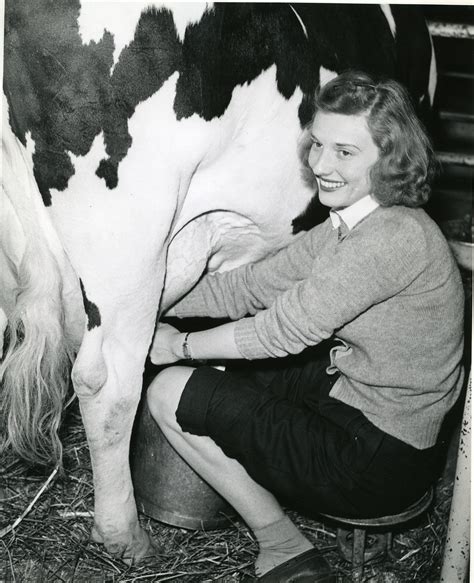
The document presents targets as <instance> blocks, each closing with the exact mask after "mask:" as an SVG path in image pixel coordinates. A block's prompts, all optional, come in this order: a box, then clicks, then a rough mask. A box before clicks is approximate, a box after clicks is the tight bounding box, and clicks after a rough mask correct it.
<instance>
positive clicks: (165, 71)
mask: <svg viewBox="0 0 474 583" xmlns="http://www.w3.org/2000/svg"><path fill="white" fill-rule="evenodd" d="M412 8H413V7H409V6H396V7H394V17H395V19H396V22H397V26H399V27H400V29H399V32H400V33H399V37H400V40H399V41H397V45H395V43H394V41H393V38H392V35H391V32H390V28H389V26H388V23H387V21H386V19H385V16H384V15H383V13H382V11H381V9H380V7H379V6H377V5H361V4H357V5H350V4H317V3H311V4H298V3H297V4H295V5H294V9H295V10H296V11H297V13H298V15H299V16H300V18H301V20H302V21H303V23H304V25H305V27H306V30H307V35H308V36H307V37H306V35H305V33H304V31H303V28H302V26H301V24H300V22H299V20H298V17H297V16H296V15H295V13H294V11H293V9H292V8H291V6H290V5H288V4H279V3H277V4H271V3H256V4H253V3H236V4H232V3H223V4H216V5H215V6H214V7H213V8H212V9H209V10H208V11H206V12H205V13H204V15H203V17H202V19H201V21H200V22H199V23H196V24H193V25H190V26H189V27H188V28H187V30H186V33H185V37H184V40H183V42H181V41H180V40H179V38H178V36H177V33H176V29H175V25H174V22H173V17H172V14H171V13H170V12H169V11H168V10H166V9H160V10H156V9H148V10H146V11H145V12H144V13H143V14H142V15H141V17H140V19H139V22H138V24H137V28H136V31H135V36H134V39H133V40H132V42H131V43H130V44H129V45H128V46H127V47H125V48H124V49H123V51H122V53H121V54H120V58H119V61H118V63H117V65H116V66H115V68H114V69H113V72H112V73H111V67H112V64H113V50H114V39H113V36H112V35H111V34H110V33H108V32H104V34H103V36H102V38H101V40H100V41H99V42H90V43H88V44H87V45H84V44H83V43H82V39H81V37H80V35H79V29H78V24H77V18H78V15H79V10H80V4H79V1H78V0H61V1H53V0H35V1H34V2H32V1H31V0H7V2H6V13H5V89H6V92H7V96H8V99H9V104H10V121H11V124H12V126H13V128H14V131H15V133H16V135H17V136H18V137H19V139H21V140H22V141H23V143H24V142H25V138H26V133H27V132H28V131H30V132H31V134H32V138H33V139H34V141H35V144H36V150H35V154H34V156H33V162H34V172H35V177H36V179H37V182H38V185H39V187H40V190H41V193H42V196H43V200H44V202H45V204H46V205H48V204H51V196H50V189H51V188H56V189H58V190H63V189H65V188H66V187H67V184H68V180H69V178H70V177H71V176H72V175H73V173H74V167H73V164H72V162H71V159H70V155H69V152H72V153H73V154H75V155H77V156H83V155H85V154H86V153H87V152H88V151H89V149H90V147H91V145H92V142H93V140H94V138H95V137H96V136H97V135H98V134H99V133H100V132H103V134H104V141H105V148H106V152H107V158H105V159H104V160H102V161H101V162H100V164H99V167H98V168H97V175H98V176H99V177H101V178H103V179H104V180H105V183H106V184H107V186H108V187H109V188H114V187H115V186H116V185H117V181H118V166H119V164H120V162H121V160H123V158H124V157H125V156H126V154H127V152H128V149H129V148H130V145H131V141H132V138H131V136H130V134H129V132H128V120H129V119H130V117H131V116H132V115H133V113H134V111H135V109H136V107H137V105H138V104H139V103H141V102H143V101H144V100H146V99H148V98H149V97H151V96H152V95H153V94H154V93H156V92H157V91H159V89H160V88H161V87H162V85H163V83H164V82H165V81H166V79H168V78H169V76H170V75H172V74H173V73H174V72H176V71H178V72H179V79H178V82H177V92H176V97H175V103H174V108H175V112H176V116H177V118H178V119H181V118H185V117H189V116H191V115H193V114H197V115H199V116H201V117H202V118H203V119H205V120H211V119H213V118H215V117H217V116H221V115H222V114H223V113H224V111H225V110H226V108H227V107H228V105H229V102H230V100H231V96H232V91H233V89H234V88H235V87H236V85H241V84H244V83H249V82H251V81H252V80H253V79H255V78H256V77H258V75H259V74H260V73H261V72H262V71H264V70H265V69H267V68H268V67H270V66H271V65H273V64H275V65H276V78H277V87H278V90H279V91H280V93H281V94H282V95H283V96H284V97H285V98H289V97H290V96H291V95H292V94H293V92H294V91H295V89H296V87H300V88H301V89H302V92H303V95H304V97H303V100H302V103H301V105H300V108H299V119H300V123H301V125H302V126H304V125H305V124H307V123H308V122H309V121H310V120H311V117H312V115H313V112H314V104H313V94H314V91H315V89H316V87H317V85H318V83H319V69H320V67H321V66H324V67H325V68H327V69H330V70H335V71H342V70H345V69H348V68H357V69H364V70H366V71H368V72H370V73H374V74H384V75H387V76H397V75H398V76H401V77H402V80H404V81H406V82H407V81H408V82H409V84H410V86H411V88H412V89H414V91H415V92H421V93H420V95H421V94H423V93H424V91H425V88H426V83H425V79H423V81H421V80H420V81H419V82H418V81H417V79H418V80H419V79H420V78H419V77H418V76H416V78H412V76H411V75H410V74H408V73H407V71H409V68H407V67H408V65H410V64H412V62H413V61H416V59H418V58H419V51H420V47H419V45H420V44H423V46H424V54H425V53H426V51H429V40H427V39H428V37H426V38H425V37H421V36H420V35H423V31H425V30H426V29H425V27H424V24H422V23H421V21H419V19H416V20H414V19H412V14H413V10H412ZM417 35H418V36H417ZM406 36H409V38H411V39H414V38H418V39H421V40H419V41H418V40H417V41H414V42H410V43H408V44H407V45H405V44H404V43H405V42H406V40H407V39H406V38H405V37H406ZM412 50H416V51H418V52H417V53H416V54H415V55H414V56H413V54H412V53H411V51H412ZM397 56H398V57H399V58H400V59H402V61H403V63H405V65H403V66H402V65H400V66H399V65H397V63H396V58H397ZM428 68H429V67H428ZM417 75H418V74H417ZM418 97H419V95H418V94H417V95H416V97H415V101H417V99H418ZM157 139H160V138H159V137H157ZM313 206H315V205H313ZM311 208H312V207H311ZM311 208H308V209H307V215H306V219H305V221H304V223H305V224H306V223H308V224H309V222H310V221H309V219H308V217H309V216H310V215H311V214H313V213H312V211H311ZM315 220H316V219H315Z"/></svg>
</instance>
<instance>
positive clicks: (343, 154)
mask: <svg viewBox="0 0 474 583" xmlns="http://www.w3.org/2000/svg"><path fill="white" fill-rule="evenodd" d="M338 153H339V156H340V157H341V158H349V157H350V156H352V152H349V150H339V151H338Z"/></svg>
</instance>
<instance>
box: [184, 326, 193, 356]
mask: <svg viewBox="0 0 474 583" xmlns="http://www.w3.org/2000/svg"><path fill="white" fill-rule="evenodd" d="M190 334H191V332H186V335H185V337H184V340H183V356H184V358H185V359H186V360H193V357H192V356H191V349H190V348H189V344H188V338H189V335H190Z"/></svg>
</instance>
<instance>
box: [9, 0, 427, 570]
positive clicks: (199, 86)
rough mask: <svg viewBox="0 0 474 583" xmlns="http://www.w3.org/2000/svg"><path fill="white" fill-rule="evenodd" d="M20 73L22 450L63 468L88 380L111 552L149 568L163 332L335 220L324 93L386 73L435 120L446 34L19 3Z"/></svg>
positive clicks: (12, 109)
mask: <svg viewBox="0 0 474 583" xmlns="http://www.w3.org/2000/svg"><path fill="white" fill-rule="evenodd" d="M4 57H5V58H4V84H3V86H4V97H3V132H2V144H3V181H2V195H1V196H2V199H1V207H0V208H1V224H0V227H1V233H0V238H1V239H0V240H1V253H0V261H1V264H0V267H1V268H2V271H1V276H0V277H1V292H0V301H1V304H0V307H1V311H0V316H1V317H0V326H1V328H0V330H1V331H2V332H4V354H3V360H2V363H1V369H0V375H1V377H0V378H1V379H2V395H1V402H0V407H1V410H2V415H4V418H5V420H6V421H5V423H4V426H5V427H6V430H7V431H6V435H5V436H4V441H5V443H6V445H8V446H10V447H11V448H13V450H14V451H16V452H17V454H18V455H20V456H22V457H23V458H25V459H27V460H29V461H31V462H35V463H43V464H47V463H51V462H52V461H53V462H57V461H58V460H60V457H61V444H60V442H59V440H58V437H57V430H58V427H59V424H60V420H61V414H62V411H63V406H64V401H65V399H66V398H67V395H68V387H69V372H70V377H71V378H72V384H73V387H74V391H75V394H76V395H77V396H78V399H79V404H80V410H81V414H82V418H83V422H84V426H85V431H86V435H87V439H88V444H89V448H90V455H91V462H92V468H93V475H94V489H95V512H94V525H93V531H92V534H93V538H94V540H95V541H98V542H102V543H104V544H105V546H106V548H107V550H108V551H109V552H110V553H112V554H113V555H115V556H120V557H121V558H122V559H123V560H125V561H127V562H130V561H132V560H139V559H141V558H142V557H144V556H146V555H147V554H149V553H150V552H152V543H151V541H150V539H149V537H148V535H147V534H146V533H145V532H144V531H143V530H142V529H141V528H140V526H139V523H138V517H137V510H136V506H135V503H134V496H133V488H132V482H131V478H130V470H129V464H128V453H129V442H130V435H131V431H132V425H133V421H134V416H135V411H136V408H137V404H138V401H139V399H140V392H141V385H142V373H143V368H144V363H145V360H146V357H147V353H148V350H149V346H150V343H151V340H152V336H153V333H154V329H155V325H156V321H157V314H160V313H163V312H165V311H166V309H167V308H168V307H169V306H171V305H172V304H173V303H174V302H175V301H176V300H177V299H179V298H180V297H181V296H182V295H183V294H185V293H186V292H187V291H188V290H189V289H190V288H191V287H192V286H193V285H194V284H195V283H196V282H197V281H198V280H199V278H200V277H201V275H202V274H203V272H204V271H206V270H207V271H212V270H225V269H229V268H231V267H233V266H235V265H238V264H240V263H243V262H245V261H251V260H256V259H258V258H259V257H262V256H264V255H265V254H268V253H272V252H275V251H276V250H277V249H279V248H281V247H283V246H284V245H286V244H288V243H289V241H290V240H291V239H292V238H294V237H297V236H299V234H300V233H301V231H303V230H305V229H308V228H310V227H311V226H313V225H314V224H316V223H317V222H318V221H320V220H321V215H320V208H319V206H318V203H317V200H316V195H315V185H314V184H313V183H312V181H311V180H310V179H309V178H308V175H307V172H306V171H305V166H304V157H305V136H306V131H305V128H306V127H307V125H308V123H309V122H310V120H311V117H312V115H313V109H314V106H313V99H312V96H313V94H314V91H315V89H316V87H317V86H318V85H319V84H320V83H324V82H325V81H326V80H328V79H329V78H332V76H334V75H336V73H338V72H340V71H342V70H345V69H348V68H357V69H362V70H366V71H368V72H370V73H373V74H383V75H386V76H390V77H395V78H398V79H399V80H401V81H402V82H403V83H405V85H407V87H408V88H409V90H410V91H411V94H412V96H413V99H414V101H415V103H416V104H417V105H418V106H419V108H420V111H422V110H423V111H427V110H428V109H429V107H430V103H431V101H432V97H433V83H432V81H431V80H432V79H433V71H434V69H433V63H434V61H433V56H432V48H431V44H430V38H429V34H428V31H427V28H426V26H425V24H424V21H423V20H422V18H421V16H420V14H419V13H418V10H417V8H416V7H413V6H400V5H396V6H393V7H392V8H390V7H389V6H387V5H383V6H376V5H350V4H349V5H337V4H294V5H292V4H270V3H258V4H252V3H241V4H215V5H210V4H196V3H192V4H179V3H170V4H169V5H166V4H158V3H156V2H134V3H122V2H100V3H94V2H90V1H89V2H87V1H83V2H80V1H79V0H55V1H54V2H53V1H51V0H36V1H35V2H31V1H30V0H7V2H6V7H5V38H4ZM430 79H431V80H430ZM158 317H159V316H158ZM70 363H71V364H72V370H70Z"/></svg>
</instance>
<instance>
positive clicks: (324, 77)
mask: <svg viewBox="0 0 474 583" xmlns="http://www.w3.org/2000/svg"><path fill="white" fill-rule="evenodd" d="M334 77H337V73H336V72H335V71H331V69H326V67H323V66H322V65H321V67H319V84H320V86H321V87H322V86H323V85H326V83H327V82H328V81H331V79H334Z"/></svg>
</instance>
